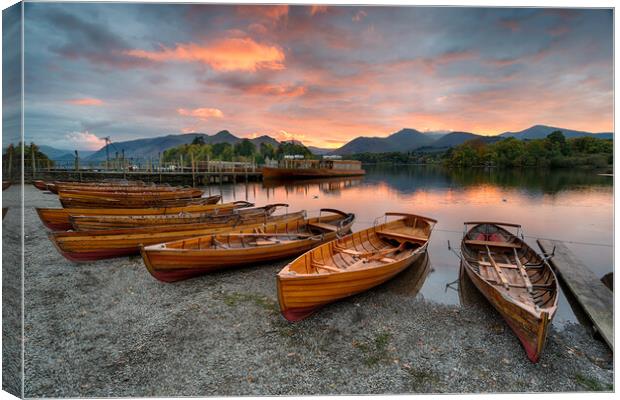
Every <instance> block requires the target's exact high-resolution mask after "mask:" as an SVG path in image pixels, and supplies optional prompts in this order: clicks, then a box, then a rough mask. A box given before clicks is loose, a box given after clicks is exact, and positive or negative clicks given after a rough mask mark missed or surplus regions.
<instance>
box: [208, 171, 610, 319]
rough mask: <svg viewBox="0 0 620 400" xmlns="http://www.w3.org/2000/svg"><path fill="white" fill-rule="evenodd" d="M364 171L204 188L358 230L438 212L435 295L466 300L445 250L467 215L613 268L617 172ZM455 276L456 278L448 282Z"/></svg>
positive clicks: (431, 284) (432, 275) (429, 291)
mask: <svg viewBox="0 0 620 400" xmlns="http://www.w3.org/2000/svg"><path fill="white" fill-rule="evenodd" d="M366 170H367V175H366V176H365V177H363V178H360V179H358V178H354V179H352V178H345V179H330V180H316V181H315V180H312V181H296V182H264V183H249V184H245V183H241V184H236V185H223V186H211V187H210V188H208V187H207V188H205V189H206V190H207V191H208V192H209V191H210V192H211V193H212V194H219V193H220V192H221V193H222V194H223V196H224V201H232V200H247V201H250V202H253V203H256V204H257V205H263V204H266V203H276V202H283V203H288V204H289V205H290V208H289V210H290V211H295V210H300V209H305V210H308V212H309V214H315V213H317V212H318V210H319V209H320V208H337V209H340V210H343V211H347V212H353V213H355V215H356V222H355V224H354V226H353V229H354V230H358V229H364V228H367V227H369V226H372V224H373V221H374V220H375V218H377V217H380V216H382V215H383V213H385V212H386V211H403V212H411V213H416V214H421V215H425V216H429V217H432V218H435V219H437V220H438V221H439V222H438V224H437V225H436V227H435V230H434V231H433V234H432V238H431V242H430V244H429V251H428V253H429V264H430V265H429V268H428V271H426V273H425V274H423V275H422V276H425V279H424V281H423V284H422V286H421V288H420V289H419V292H418V294H417V295H418V296H421V297H423V298H425V299H427V300H430V301H436V302H441V303H449V304H460V303H461V300H460V298H459V293H458V278H459V262H458V259H457V258H456V256H455V255H454V254H452V253H451V252H450V251H448V248H447V241H448V240H450V242H451V243H452V244H453V245H456V246H457V247H458V245H459V243H460V240H461V236H462V232H463V222H464V221H466V220H470V221H471V220H490V221H503V222H515V223H520V224H521V225H522V226H523V229H524V231H525V235H526V238H525V239H526V241H527V242H528V243H529V244H530V246H532V247H533V248H534V249H536V250H539V249H538V246H537V244H536V238H552V239H557V240H563V241H566V242H567V245H568V246H569V247H570V248H571V250H573V251H574V252H575V253H576V254H577V255H578V257H579V258H580V259H581V260H582V261H584V262H585V263H586V265H588V267H589V268H590V269H592V270H593V271H594V272H595V273H596V274H597V275H598V276H599V277H602V276H603V275H605V274H606V273H608V272H611V271H613V247H612V246H613V178H610V177H603V176H597V175H596V174H595V173H593V172H590V171H564V170H562V171H536V170H528V171H498V170H482V169H479V170H473V171H472V170H467V171H449V170H445V169H442V168H439V167H422V166H398V167H367V168H366ZM588 243H591V244H588ZM593 244H597V245H593ZM416 276H417V275H416ZM395 279H403V277H397V278H395ZM404 279H409V277H405V278H404ZM451 282H455V283H454V284H452V285H450V287H446V285H447V284H449V283H451ZM461 286H463V285H461ZM417 289H418V288H417V287H416V292H417ZM462 297H463V296H461V299H462ZM574 320H576V316H575V314H574V313H573V311H572V309H571V307H570V305H569V304H568V303H567V300H566V298H565V297H564V296H561V297H560V301H559V310H558V314H557V315H556V318H555V320H554V323H555V324H556V326H561V325H563V324H564V323H566V322H567V321H574Z"/></svg>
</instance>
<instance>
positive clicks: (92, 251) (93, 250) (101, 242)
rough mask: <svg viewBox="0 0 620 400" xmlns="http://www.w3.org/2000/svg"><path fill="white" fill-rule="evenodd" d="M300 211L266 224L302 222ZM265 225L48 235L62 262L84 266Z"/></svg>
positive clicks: (207, 225)
mask: <svg viewBox="0 0 620 400" xmlns="http://www.w3.org/2000/svg"><path fill="white" fill-rule="evenodd" d="M304 215H305V213H304V212H303V211H300V212H295V213H289V214H284V215H275V216H274V215H271V216H269V217H267V220H266V223H274V222H286V221H294V220H295V219H299V218H303V217H304ZM264 223H265V221H264V220H263V222H260V223H253V224H248V225H237V226H230V225H228V226H217V227H214V226H213V225H210V224H194V225H169V226H162V227H157V228H153V227H148V228H127V229H113V230H99V231H77V232H73V231H69V232H50V233H49V234H48V236H49V238H50V240H51V241H52V243H54V245H55V246H56V249H57V250H58V251H59V252H60V254H62V255H63V256H64V257H65V258H67V259H68V260H70V261H74V262H87V261H93V260H101V259H105V258H112V257H122V256H127V255H131V254H138V253H139V252H140V245H141V244H143V245H145V246H148V245H151V244H157V243H164V242H169V241H174V240H181V239H187V238H191V237H196V236H204V235H210V234H212V233H215V232H224V231H228V230H232V229H234V230H235V231H241V230H243V229H246V228H248V229H250V228H255V227H260V226H262V225H263V224H264Z"/></svg>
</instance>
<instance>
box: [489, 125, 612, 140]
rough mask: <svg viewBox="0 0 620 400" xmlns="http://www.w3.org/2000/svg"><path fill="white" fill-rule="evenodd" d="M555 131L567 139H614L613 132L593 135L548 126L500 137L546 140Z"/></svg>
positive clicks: (530, 128) (533, 127) (508, 133)
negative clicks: (591, 137)
mask: <svg viewBox="0 0 620 400" xmlns="http://www.w3.org/2000/svg"><path fill="white" fill-rule="evenodd" d="M553 131H562V133H563V134H564V136H565V137H566V138H575V137H581V136H594V137H597V138H599V139H613V136H614V135H613V133H611V132H600V133H591V132H584V131H575V130H572V129H566V128H558V127H555V126H547V125H534V126H532V127H529V128H527V129H524V130H522V131H519V132H504V133H502V134H501V135H500V136H502V137H515V138H517V139H520V140H528V139H544V138H546V137H547V136H548V135H549V134H550V133H551V132H553Z"/></svg>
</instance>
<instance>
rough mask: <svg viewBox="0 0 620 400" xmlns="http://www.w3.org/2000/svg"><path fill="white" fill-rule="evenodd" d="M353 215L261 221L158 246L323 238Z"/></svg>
mask: <svg viewBox="0 0 620 400" xmlns="http://www.w3.org/2000/svg"><path fill="white" fill-rule="evenodd" d="M353 219H354V215H353V214H345V213H340V212H338V213H337V214H333V215H324V216H320V217H318V218H310V219H303V218H298V219H295V220H293V221H290V222H288V223H272V224H264V225H262V226H260V227H256V228H254V229H253V232H252V233H230V234H215V235H209V236H202V237H196V238H192V239H186V240H179V241H176V242H170V243H165V244H162V245H159V246H160V248H168V249H186V250H202V249H222V250H225V249H243V248H246V247H263V246H273V245H277V244H286V243H290V242H295V241H299V240H308V239H310V240H323V235H324V234H329V233H338V232H340V231H343V230H345V231H347V230H348V229H349V228H350V226H351V224H352V223H353Z"/></svg>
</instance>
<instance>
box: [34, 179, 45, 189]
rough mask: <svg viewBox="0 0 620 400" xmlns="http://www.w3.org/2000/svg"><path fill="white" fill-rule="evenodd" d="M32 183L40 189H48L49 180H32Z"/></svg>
mask: <svg viewBox="0 0 620 400" xmlns="http://www.w3.org/2000/svg"><path fill="white" fill-rule="evenodd" d="M32 184H33V185H34V187H36V188H37V189H39V190H47V182H45V181H41V180H36V181H32Z"/></svg>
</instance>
